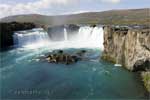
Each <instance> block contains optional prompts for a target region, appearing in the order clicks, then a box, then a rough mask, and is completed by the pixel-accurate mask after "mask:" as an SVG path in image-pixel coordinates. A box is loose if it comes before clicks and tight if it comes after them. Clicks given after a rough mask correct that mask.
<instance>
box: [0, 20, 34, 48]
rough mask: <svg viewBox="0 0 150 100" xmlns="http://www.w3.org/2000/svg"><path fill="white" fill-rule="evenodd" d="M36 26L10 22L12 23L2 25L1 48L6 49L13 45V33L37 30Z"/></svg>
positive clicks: (0, 29) (0, 32)
mask: <svg viewBox="0 0 150 100" xmlns="http://www.w3.org/2000/svg"><path fill="white" fill-rule="evenodd" d="M35 27H36V25H35V24H33V23H17V22H10V23H0V37H1V42H0V45H1V46H0V48H1V49H2V48H6V47H8V46H12V45H13V37H12V35H13V32H14V31H21V30H27V29H32V28H35Z"/></svg>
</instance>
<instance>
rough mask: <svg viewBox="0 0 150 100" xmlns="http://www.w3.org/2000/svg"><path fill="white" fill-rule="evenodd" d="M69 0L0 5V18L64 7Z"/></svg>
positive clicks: (45, 0) (46, 0)
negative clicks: (57, 6) (56, 6)
mask: <svg viewBox="0 0 150 100" xmlns="http://www.w3.org/2000/svg"><path fill="white" fill-rule="evenodd" d="M68 3H70V0H39V1H36V2H28V3H24V4H23V3H18V4H16V5H14V4H0V10H1V11H0V17H5V16H9V15H16V14H29V13H39V10H41V9H46V8H49V7H52V6H55V5H66V4H68Z"/></svg>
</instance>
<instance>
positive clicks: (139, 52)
mask: <svg viewBox="0 0 150 100" xmlns="http://www.w3.org/2000/svg"><path fill="white" fill-rule="evenodd" d="M102 59H104V60H107V61H110V62H113V63H117V64H122V66H123V67H125V68H127V69H128V70H131V71H135V72H136V71H140V72H141V71H142V75H141V76H142V80H143V82H144V86H145V87H146V88H147V90H148V91H149V92H150V88H149V87H150V29H140V30H139V29H127V28H123V29H121V28H120V29H115V28H113V27H108V26H107V27H104V52H103V55H102Z"/></svg>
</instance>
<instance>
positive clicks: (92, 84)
mask: <svg viewBox="0 0 150 100" xmlns="http://www.w3.org/2000/svg"><path fill="white" fill-rule="evenodd" d="M148 12H149V8H143V9H125V10H110V11H103V12H87V13H81V14H73V15H58V16H48V15H39V14H27V15H15V16H8V17H5V18H2V19H0V38H1V42H0V50H1V51H0V62H1V66H0V74H1V75H0V86H1V87H0V90H1V91H0V94H1V95H0V99H1V98H2V99H4V100H5V99H85V100H89V99H115V100H116V99H135V100H139V99H144V100H149V98H150V95H149V93H150V27H149V19H150V17H149V15H148ZM60 53H61V54H62V53H63V54H64V55H65V56H68V57H72V58H73V57H74V55H79V56H80V55H81V57H83V58H84V59H82V58H78V59H79V60H78V59H77V61H75V60H76V56H75V58H74V59H73V60H74V62H71V63H69V62H67V61H66V60H65V61H62V60H61V61H58V62H57V61H56V59H54V60H55V61H54V60H53V59H52V60H49V59H50V58H51V57H52V58H53V57H54V56H57V55H60ZM63 57H64V56H63ZM63 57H62V56H59V57H58V58H60V59H64V58H63ZM51 62H52V63H51ZM53 62H54V63H53Z"/></svg>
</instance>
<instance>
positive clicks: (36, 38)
mask: <svg viewBox="0 0 150 100" xmlns="http://www.w3.org/2000/svg"><path fill="white" fill-rule="evenodd" d="M13 38H14V44H15V45H16V46H18V47H28V46H42V45H46V44H47V43H48V42H49V36H48V34H47V32H45V31H44V30H43V29H42V28H36V29H32V30H26V31H16V32H15V33H14V35H13Z"/></svg>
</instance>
